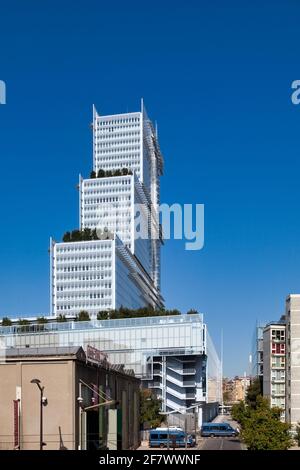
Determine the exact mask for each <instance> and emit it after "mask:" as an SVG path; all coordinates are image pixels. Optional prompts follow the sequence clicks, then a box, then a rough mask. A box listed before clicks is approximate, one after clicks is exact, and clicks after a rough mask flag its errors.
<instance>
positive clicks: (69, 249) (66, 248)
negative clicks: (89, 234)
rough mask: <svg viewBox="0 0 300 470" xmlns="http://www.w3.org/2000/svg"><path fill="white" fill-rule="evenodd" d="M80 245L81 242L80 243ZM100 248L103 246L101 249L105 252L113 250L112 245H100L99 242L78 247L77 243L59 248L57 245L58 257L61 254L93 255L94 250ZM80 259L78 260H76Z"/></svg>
mask: <svg viewBox="0 0 300 470" xmlns="http://www.w3.org/2000/svg"><path fill="white" fill-rule="evenodd" d="M78 243H80V242H78ZM99 246H101V249H102V250H103V251H104V250H110V249H111V243H103V242H102V243H101V245H99V242H98V241H96V242H93V241H91V243H89V244H84V245H76V242H73V243H72V244H68V245H64V246H59V245H57V246H56V253H57V255H59V254H60V253H74V252H76V253H80V252H81V253H84V252H86V253H88V252H91V253H93V250H95V248H98V247H99ZM76 259H78V258H76Z"/></svg>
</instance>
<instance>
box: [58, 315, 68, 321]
mask: <svg viewBox="0 0 300 470" xmlns="http://www.w3.org/2000/svg"><path fill="white" fill-rule="evenodd" d="M56 321H57V322H58V323H63V322H65V321H67V319H66V317H65V315H62V314H60V315H58V317H57V318H56Z"/></svg>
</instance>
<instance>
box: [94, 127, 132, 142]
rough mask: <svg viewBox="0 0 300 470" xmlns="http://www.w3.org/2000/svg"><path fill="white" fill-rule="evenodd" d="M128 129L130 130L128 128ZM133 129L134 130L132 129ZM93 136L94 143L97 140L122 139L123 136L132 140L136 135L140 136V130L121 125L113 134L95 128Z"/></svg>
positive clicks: (112, 140) (113, 140)
mask: <svg viewBox="0 0 300 470" xmlns="http://www.w3.org/2000/svg"><path fill="white" fill-rule="evenodd" d="M129 129H130V130H129ZM133 129H134V130H133ZM94 136H95V144H97V142H98V141H103V140H106V141H111V142H115V141H118V140H120V141H122V140H123V139H124V137H129V138H130V139H132V140H134V139H135V138H136V137H139V136H140V130H139V129H137V130H135V127H130V128H129V127H123V128H122V129H120V130H119V131H118V132H114V133H113V134H111V133H109V132H107V133H103V132H101V131H100V130H98V129H96V133H95V134H94Z"/></svg>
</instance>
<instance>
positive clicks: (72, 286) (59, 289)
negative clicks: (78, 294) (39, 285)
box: [56, 277, 111, 292]
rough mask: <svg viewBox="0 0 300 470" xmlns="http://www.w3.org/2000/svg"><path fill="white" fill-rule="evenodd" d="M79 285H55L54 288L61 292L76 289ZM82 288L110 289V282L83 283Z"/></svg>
mask: <svg viewBox="0 0 300 470" xmlns="http://www.w3.org/2000/svg"><path fill="white" fill-rule="evenodd" d="M98 279H100V277H98ZM80 287H81V286H79V285H78V284H76V285H74V284H73V285H68V286H65V287H63V286H57V287H56V290H57V292H63V291H65V292H66V291H68V290H74V289H78V288H80ZM84 288H85V289H88V288H90V289H95V288H99V289H111V282H107V283H104V284H95V283H93V284H90V285H87V284H86V283H85V284H84Z"/></svg>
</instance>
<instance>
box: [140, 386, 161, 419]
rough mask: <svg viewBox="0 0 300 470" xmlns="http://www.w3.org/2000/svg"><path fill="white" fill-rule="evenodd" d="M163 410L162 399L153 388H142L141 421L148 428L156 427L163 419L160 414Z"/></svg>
mask: <svg viewBox="0 0 300 470" xmlns="http://www.w3.org/2000/svg"><path fill="white" fill-rule="evenodd" d="M160 410H161V400H159V399H158V398H157V397H156V396H155V395H154V394H153V393H152V391H151V390H148V389H142V390H140V423H141V425H142V426H145V427H146V428H156V427H158V426H159V425H160V423H161V422H162V420H163V416H162V415H160V414H159V412H160Z"/></svg>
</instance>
